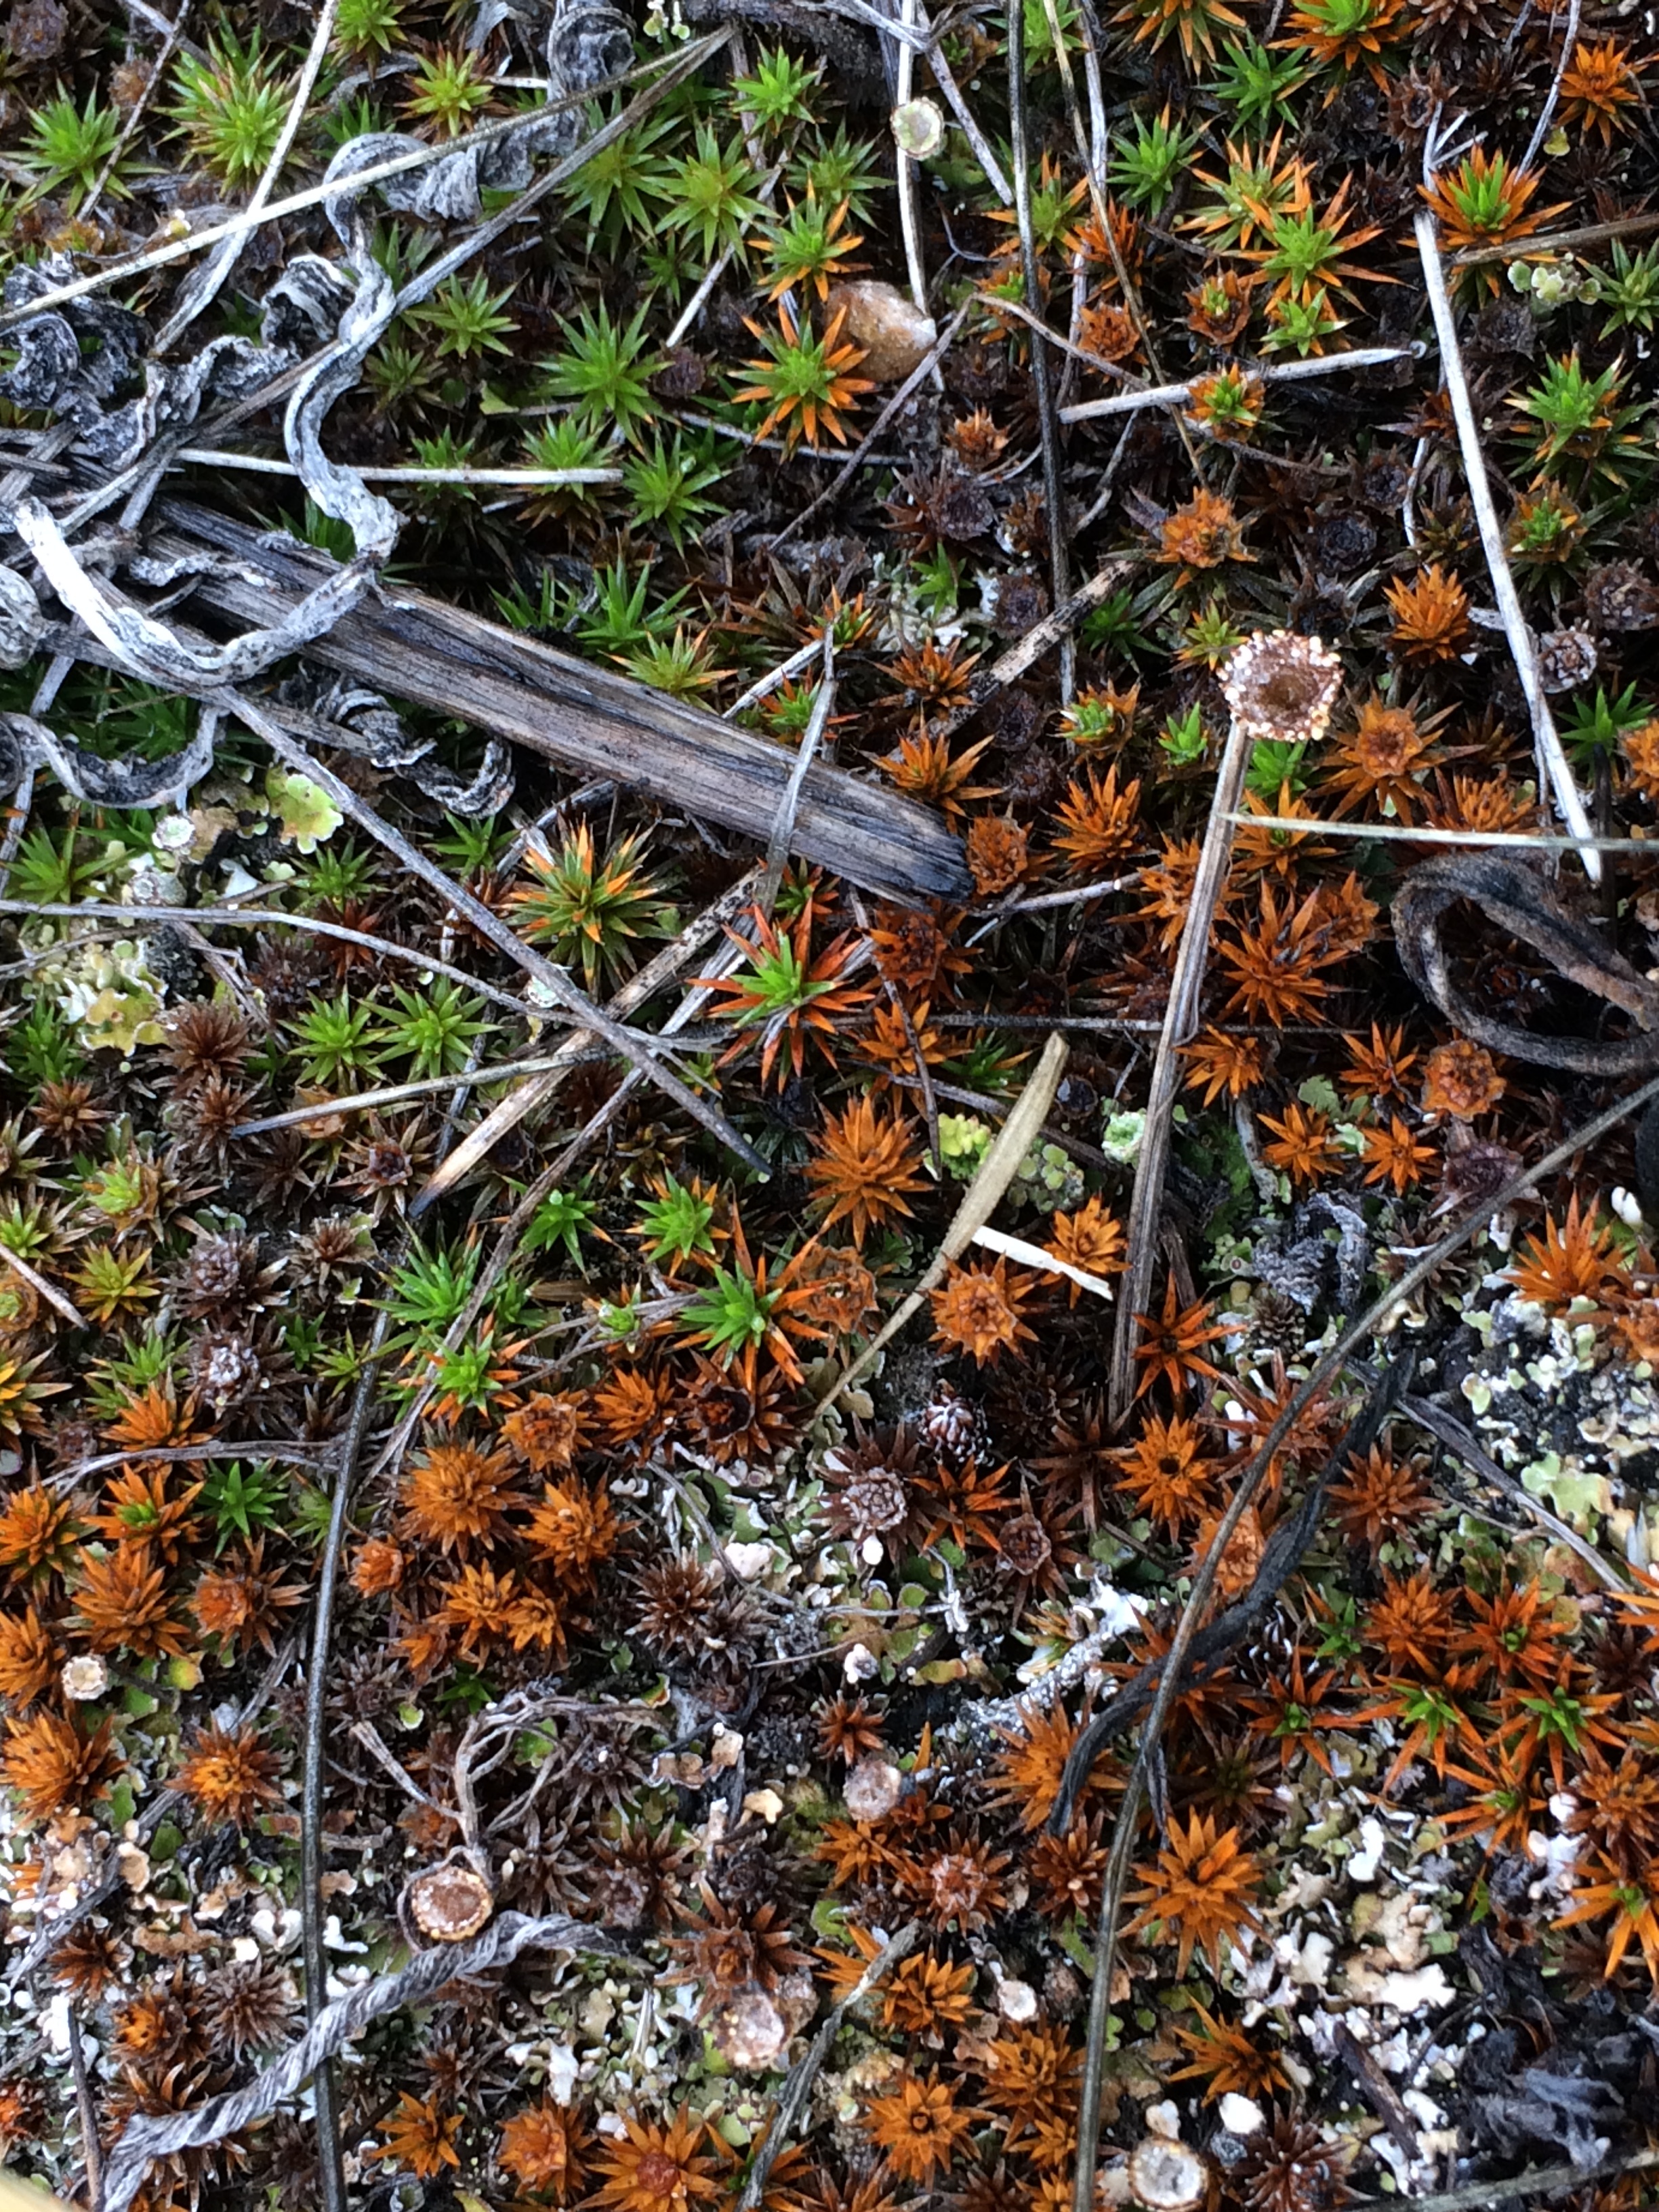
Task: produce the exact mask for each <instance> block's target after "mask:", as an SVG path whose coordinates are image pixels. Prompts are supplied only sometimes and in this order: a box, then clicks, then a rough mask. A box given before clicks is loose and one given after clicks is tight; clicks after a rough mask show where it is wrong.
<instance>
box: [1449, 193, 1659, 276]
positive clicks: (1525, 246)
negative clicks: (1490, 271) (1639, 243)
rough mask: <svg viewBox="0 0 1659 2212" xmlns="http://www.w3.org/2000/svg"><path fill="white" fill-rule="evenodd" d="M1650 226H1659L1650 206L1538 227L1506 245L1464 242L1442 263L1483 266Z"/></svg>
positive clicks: (1603, 242) (1602, 242) (1631, 234)
mask: <svg viewBox="0 0 1659 2212" xmlns="http://www.w3.org/2000/svg"><path fill="white" fill-rule="evenodd" d="M1650 230H1659V209H1652V208H1650V209H1649V210H1648V211H1647V213H1646V214H1645V215H1626V216H1620V217H1619V219H1618V221H1617V222H1587V223H1581V224H1579V225H1577V227H1576V228H1573V229H1571V230H1542V231H1540V232H1539V234H1538V235H1537V236H1536V237H1535V238H1523V239H1516V240H1511V242H1510V244H1509V245H1508V246H1465V247H1464V248H1463V250H1462V252H1459V253H1454V254H1452V255H1451V256H1450V257H1449V259H1448V260H1447V263H1446V266H1447V268H1448V269H1449V270H1452V271H1453V272H1454V273H1456V272H1459V271H1461V270H1465V269H1480V268H1485V267H1487V266H1489V265H1490V264H1492V263H1493V262H1497V261H1504V262H1509V261H1525V260H1527V259H1528V258H1531V257H1532V256H1533V255H1534V254H1539V253H1560V252H1568V251H1570V250H1571V248H1572V247H1574V246H1607V245H1610V244H1611V243H1612V241H1613V240H1614V239H1615V238H1638V237H1640V236H1641V235H1642V234H1643V233H1644V231H1650Z"/></svg>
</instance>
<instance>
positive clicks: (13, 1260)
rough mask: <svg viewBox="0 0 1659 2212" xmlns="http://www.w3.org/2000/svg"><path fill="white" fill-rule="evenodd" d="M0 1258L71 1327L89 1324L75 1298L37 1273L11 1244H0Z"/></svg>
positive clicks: (83, 1326) (81, 1326)
mask: <svg viewBox="0 0 1659 2212" xmlns="http://www.w3.org/2000/svg"><path fill="white" fill-rule="evenodd" d="M0 1260H3V1261H4V1262H5V1264H6V1265H7V1267H9V1268H10V1269H11V1271H12V1273H13V1274H14V1275H16V1276H18V1277H19V1278H21V1280H22V1281H24V1282H26V1283H27V1285H28V1286H29V1288H30V1289H31V1290H32V1291H33V1292H34V1295H35V1296H36V1297H38V1298H44V1299H45V1300H46V1304H48V1305H49V1306H51V1307H52V1310H53V1311H54V1312H56V1313H60V1314H61V1315H62V1316H63V1317H64V1320H65V1321H66V1322H68V1323H69V1325H70V1328H85V1327H86V1326H87V1321H86V1316H85V1315H84V1314H83V1313H82V1311H81V1310H80V1308H79V1307H78V1306H77V1305H76V1304H75V1302H74V1300H73V1299H72V1298H71V1297H69V1296H68V1294H67V1293H66V1292H64V1291H60V1290H59V1289H58V1286H57V1285H56V1284H55V1283H49V1282H48V1281H47V1280H46V1277H45V1276H44V1275H40V1274H37V1273H35V1271H34V1269H33V1267H30V1265H29V1263H28V1261H27V1260H25V1259H21V1258H20V1257H19V1255H17V1254H16V1253H15V1252H14V1251H13V1250H12V1249H11V1247H10V1245H9V1244H0Z"/></svg>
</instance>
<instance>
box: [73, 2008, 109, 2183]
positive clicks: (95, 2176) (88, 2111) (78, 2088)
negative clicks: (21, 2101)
mask: <svg viewBox="0 0 1659 2212" xmlns="http://www.w3.org/2000/svg"><path fill="white" fill-rule="evenodd" d="M68 2027H69V2056H70V2074H71V2075H73V2077H74V2081H75V2109H76V2116H77V2118H79V2120H80V2123H81V2163H82V2166H84V2167H85V2168H86V2177H87V2202H88V2204H96V2203H98V2201H99V2199H100V2197H102V2195H103V2193H104V2153H103V2147H102V2145H101V2143H100V2141H99V2138H98V2108H97V2106H95V2105H94V2103H93V2100H92V2077H91V2075H90V2074H89V2073H88V2069H87V2051H86V2045H85V2044H84V2043H83V2042H82V2039H81V2015H80V2014H79V2013H78V2012H77V2011H76V2008H75V2006H74V2004H73V2003H71V2004H70V2008H69V2019H68Z"/></svg>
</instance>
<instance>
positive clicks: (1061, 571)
mask: <svg viewBox="0 0 1659 2212" xmlns="http://www.w3.org/2000/svg"><path fill="white" fill-rule="evenodd" d="M1044 5H1045V6H1046V7H1047V8H1048V15H1049V21H1050V22H1051V24H1053V25H1054V36H1055V45H1056V48H1057V51H1059V52H1062V53H1063V52H1064V51H1065V46H1066V40H1065V36H1064V33H1062V32H1061V31H1060V27H1059V18H1058V16H1057V15H1055V13H1054V0H1044ZM1006 26H1007V28H1006V43H1007V56H1008V119H1009V129H1010V132H1011V135H1012V149H1011V155H1010V158H1011V160H1012V163H1013V171H1014V213H1015V215H1016V216H1017V217H1018V223H1019V254H1020V266H1021V268H1022V269H1023V270H1024V276H1025V296H1026V298H1027V299H1028V300H1030V301H1039V300H1041V299H1042V272H1041V270H1039V268H1038V265H1037V250H1036V229H1035V228H1034V226H1033V223H1032V220H1031V149H1030V143H1029V131H1028V127H1027V121H1026V112H1025V11H1024V6H1023V5H1021V6H1019V7H1015V6H1013V5H1012V4H1011V5H1010V7H1009V9H1008V11H1007V15H1006ZM1031 388H1032V392H1033V396H1034V398H1035V399H1036V416H1037V430H1038V435H1039V437H1040V440H1041V443H1042V496H1043V503H1044V506H1045V507H1046V508H1047V511H1048V517H1047V519H1048V586H1049V597H1050V599H1051V600H1052V602H1053V604H1054V605H1055V606H1057V607H1058V606H1063V605H1065V603H1066V599H1067V598H1068V597H1069V595H1070V590H1071V586H1070V583H1069V580H1068V578H1069V573H1070V565H1071V564H1070V562H1069V560H1068V558H1067V554H1066V506H1065V499H1066V487H1065V482H1064V479H1063V477H1061V474H1060V424H1059V422H1057V421H1056V419H1055V416H1054V390H1053V387H1052V386H1051V385H1050V383H1049V381H1048V352H1047V350H1046V349H1045V348H1043V347H1042V346H1033V347H1032V348H1031ZM1076 667H1077V653H1076V648H1075V647H1074V646H1073V642H1072V635H1071V632H1070V631H1069V630H1067V631H1066V632H1065V633H1063V634H1062V635H1061V637H1060V703H1061V705H1062V706H1069V705H1070V703H1071V698H1072V692H1073V688H1074V681H1075V673H1076Z"/></svg>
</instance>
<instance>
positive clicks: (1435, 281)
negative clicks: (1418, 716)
mask: <svg viewBox="0 0 1659 2212" xmlns="http://www.w3.org/2000/svg"><path fill="white" fill-rule="evenodd" d="M1575 4H1576V0H1575ZM1415 229H1416V235H1417V251H1418V256H1419V259H1420V260H1421V262H1422V264H1423V282H1424V283H1425V285H1426V286H1427V288H1428V295H1429V307H1430V311H1431V313H1432V314H1433V317H1434V328H1435V335H1436V336H1437V338H1438V339H1439V341H1440V368H1441V374H1443V376H1444V378H1445V380H1446V390H1447V392H1448V393H1449V396H1450V398H1451V407H1452V418H1453V420H1454V421H1455V423H1456V425H1457V443H1458V448H1459V451H1460V452H1461V453H1462V456H1463V477H1464V481H1465V483H1467V484H1468V489H1469V503H1470V505H1471V506H1472V507H1474V519H1475V523H1476V525H1477V526H1478V528H1479V530H1480V546H1481V550H1482V551H1483V552H1484V553H1485V555H1486V570H1487V574H1489V575H1490V576H1491V578H1492V596H1493V598H1494V599H1496V600H1497V602H1498V613H1499V614H1500V615H1501V616H1502V617H1503V620H1504V636H1505V637H1506V638H1507V639H1508V640H1509V644H1510V653H1511V654H1512V655H1513V657H1514V660H1515V666H1516V674H1517V675H1518V676H1519V677H1520V678H1521V688H1522V691H1524V692H1525V694H1526V698H1527V711H1528V714H1530V715H1531V717H1532V727H1533V737H1534V743H1535V744H1536V745H1537V748H1538V769H1539V775H1540V778H1541V781H1544V782H1546V783H1547V785H1548V786H1549V788H1550V790H1551V792H1552V793H1553V796H1554V799H1555V804H1556V808H1557V811H1559V814H1560V817H1561V819H1562V820H1563V821H1564V822H1565V823H1566V825H1567V827H1568V829H1571V831H1572V832H1573V834H1574V836H1577V837H1578V838H1581V839H1583V840H1585V841H1586V842H1584V844H1583V849H1582V854H1581V857H1582V859H1583V866H1584V872H1585V874H1586V875H1587V876H1588V877H1589V879H1590V881H1591V882H1592V883H1597V884H1599V883H1600V882H1601V859H1600V856H1599V855H1598V854H1597V853H1596V851H1595V845H1594V843H1593V842H1589V841H1590V840H1591V839H1592V831H1591V828H1590V819H1589V814H1588V813H1587V812H1586V811H1585V808H1584V801H1583V795H1582V794H1581V793H1580V791H1579V789H1578V787H1577V784H1576V783H1575V782H1574V781H1573V775H1572V768H1571V763H1570V762H1569V761H1568V759H1567V756H1566V754H1565V751H1564V750H1563V749H1562V744H1561V739H1560V736H1559V732H1557V730H1556V726H1555V717H1554V715H1553V714H1551V712H1550V704H1549V701H1548V699H1547V697H1546V696H1545V693H1544V679H1543V677H1542V675H1541V672H1540V670H1539V666H1538V647H1537V643H1536V641H1535V640H1534V637H1533V634H1532V631H1531V629H1529V628H1528V623H1527V618H1526V616H1525V615H1524V614H1523V613H1522V611H1521V600H1520V598H1519V595H1518V594H1517V592H1516V588H1515V576H1514V574H1513V572H1512V570H1511V569H1510V557H1509V554H1508V552H1507V550H1505V547H1504V527H1503V525H1502V524H1501V523H1500V522H1499V520H1498V510H1497V508H1496V507H1494V506H1493V505H1492V486H1491V484H1490V483H1489V482H1488V481H1487V477H1486V456H1485V454H1484V453H1482V451H1481V447H1480V424H1479V423H1478V422H1476V420H1475V414H1474V400H1473V399H1472V398H1470V396H1469V386H1468V377H1467V376H1466V375H1465V374H1464V373H1463V356H1462V349H1461V348H1460V346H1459V345H1458V343H1457V325H1456V322H1455V319H1454V317H1453V314H1452V303H1451V295H1450V294H1449V292H1448V291H1447V289H1446V276H1445V271H1444V270H1443V268H1442V266H1441V263H1440V240H1439V235H1438V233H1437V229H1436V228H1435V220H1434V216H1433V215H1432V214H1431V212H1430V210H1428V209H1427V208H1425V209H1424V210H1422V211H1421V212H1420V213H1419V216H1418V217H1417V222H1416V225H1415Z"/></svg>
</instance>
